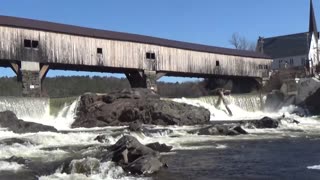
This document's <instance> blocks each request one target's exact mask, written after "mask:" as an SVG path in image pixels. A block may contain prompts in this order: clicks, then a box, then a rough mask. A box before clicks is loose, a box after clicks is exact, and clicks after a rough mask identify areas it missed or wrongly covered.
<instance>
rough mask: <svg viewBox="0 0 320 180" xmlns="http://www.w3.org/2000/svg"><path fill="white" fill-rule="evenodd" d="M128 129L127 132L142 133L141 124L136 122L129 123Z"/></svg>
mask: <svg viewBox="0 0 320 180" xmlns="http://www.w3.org/2000/svg"><path fill="white" fill-rule="evenodd" d="M128 129H129V131H133V132H140V131H142V124H141V123H140V122H138V121H135V122H131V123H130V124H129V128H128Z"/></svg>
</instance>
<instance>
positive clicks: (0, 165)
mask: <svg viewBox="0 0 320 180" xmlns="http://www.w3.org/2000/svg"><path fill="white" fill-rule="evenodd" d="M23 167H24V165H21V164H18V163H16V162H7V161H0V171H18V170H21V169H23Z"/></svg>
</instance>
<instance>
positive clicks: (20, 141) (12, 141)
mask: <svg viewBox="0 0 320 180" xmlns="http://www.w3.org/2000/svg"><path fill="white" fill-rule="evenodd" d="M0 144H4V145H8V146H11V145H13V144H33V143H32V142H31V141H30V140H27V139H19V138H8V139H2V140H0Z"/></svg>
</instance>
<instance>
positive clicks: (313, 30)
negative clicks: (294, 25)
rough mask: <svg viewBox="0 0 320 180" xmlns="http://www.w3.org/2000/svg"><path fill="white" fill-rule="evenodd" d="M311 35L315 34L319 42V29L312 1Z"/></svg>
mask: <svg viewBox="0 0 320 180" xmlns="http://www.w3.org/2000/svg"><path fill="white" fill-rule="evenodd" d="M309 33H313V34H314V36H315V38H316V40H317V41H318V38H319V37H318V29H317V23H316V17H315V15H314V10H313V3H312V0H310V17H309Z"/></svg>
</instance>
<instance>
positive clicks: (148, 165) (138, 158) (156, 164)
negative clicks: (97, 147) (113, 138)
mask: <svg viewBox="0 0 320 180" xmlns="http://www.w3.org/2000/svg"><path fill="white" fill-rule="evenodd" d="M108 151H109V154H112V155H111V159H112V161H114V162H116V163H117V164H118V165H120V166H122V168H123V169H124V170H126V171H127V172H130V173H131V174H152V173H154V172H157V171H159V170H160V169H161V168H162V167H163V166H165V164H164V163H162V162H161V161H160V154H159V152H157V151H154V150H153V149H151V148H149V147H147V146H145V145H143V144H141V143H140V142H139V141H138V140H137V139H136V138H135V137H133V136H123V137H122V138H120V139H119V140H118V141H117V142H116V143H115V144H114V145H112V146H110V147H109V148H108ZM107 157H110V156H107ZM106 160H109V159H106Z"/></svg>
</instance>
